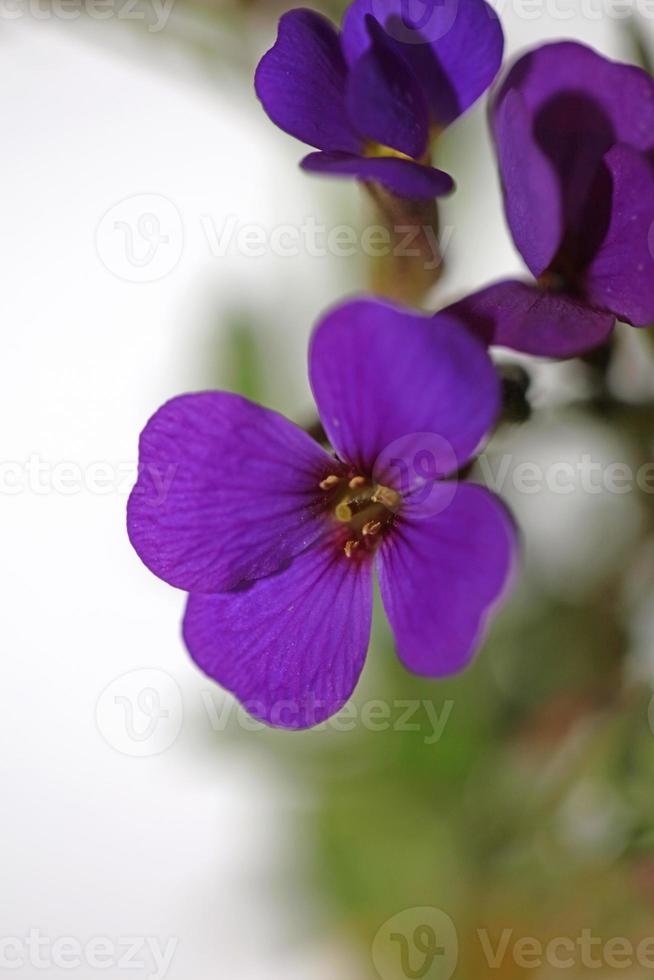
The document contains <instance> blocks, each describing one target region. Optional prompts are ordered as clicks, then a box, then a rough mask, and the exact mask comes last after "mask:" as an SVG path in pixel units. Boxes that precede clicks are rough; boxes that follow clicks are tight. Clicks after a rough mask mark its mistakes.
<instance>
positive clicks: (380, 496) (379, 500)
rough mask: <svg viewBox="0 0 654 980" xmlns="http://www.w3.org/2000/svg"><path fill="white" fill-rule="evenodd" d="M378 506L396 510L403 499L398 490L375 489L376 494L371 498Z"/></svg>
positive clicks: (387, 488)
mask: <svg viewBox="0 0 654 980" xmlns="http://www.w3.org/2000/svg"><path fill="white" fill-rule="evenodd" d="M370 499H371V500H372V501H373V502H374V503H376V504H383V505H384V507H387V508H388V509H389V510H394V509H395V508H396V507H397V506H398V504H399V503H400V500H401V497H400V495H399V493H398V492H397V490H391V489H390V487H382V486H378V487H375V492H374V493H373V495H372V497H371V498H370Z"/></svg>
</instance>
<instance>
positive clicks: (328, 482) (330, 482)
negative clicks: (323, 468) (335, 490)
mask: <svg viewBox="0 0 654 980" xmlns="http://www.w3.org/2000/svg"><path fill="white" fill-rule="evenodd" d="M337 483H340V480H339V478H338V477H337V476H334V475H332V476H327V477H325V479H324V480H321V482H320V489H321V490H331V488H332V487H335V486H336V484H337Z"/></svg>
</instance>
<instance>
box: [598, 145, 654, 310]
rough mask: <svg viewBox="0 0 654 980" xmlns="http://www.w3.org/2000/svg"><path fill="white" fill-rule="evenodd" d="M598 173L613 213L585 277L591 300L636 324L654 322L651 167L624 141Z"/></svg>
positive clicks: (653, 186) (653, 190) (653, 181)
mask: <svg viewBox="0 0 654 980" xmlns="http://www.w3.org/2000/svg"><path fill="white" fill-rule="evenodd" d="M604 163H605V167H606V171H607V174H608V185H609V186H605V181H604V177H603V175H600V177H599V178H598V183H599V184H600V186H601V192H602V193H604V194H606V195H608V196H609V198H610V201H611V217H610V221H609V226H608V229H607V231H606V234H605V236H604V240H603V242H602V245H601V247H600V248H599V251H598V252H597V254H596V256H595V257H594V259H593V260H592V262H591V264H590V266H589V268H588V269H587V271H586V274H585V277H584V288H585V291H586V294H587V296H588V298H589V300H590V301H591V302H592V303H596V304H597V305H598V306H603V307H605V308H607V309H609V310H613V312H614V313H615V314H616V316H618V317H619V318H620V319H621V320H627V321H628V322H629V323H632V324H634V326H637V327H644V326H649V325H650V324H651V323H652V322H654V166H653V165H652V163H651V162H650V161H649V159H648V158H647V157H645V156H644V155H643V154H642V153H639V152H638V151H637V150H633V149H631V148H630V147H628V146H623V145H619V146H614V147H613V149H612V150H610V151H609V152H608V153H607V155H606V157H605V158H604Z"/></svg>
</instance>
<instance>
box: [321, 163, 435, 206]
mask: <svg viewBox="0 0 654 980" xmlns="http://www.w3.org/2000/svg"><path fill="white" fill-rule="evenodd" d="M302 167H303V168H304V170H308V171H309V172H310V173H319V174H329V175H330V176H332V177H356V178H357V180H363V181H366V182H367V181H372V182H374V183H376V184H381V185H382V186H383V187H385V188H386V189H387V190H389V191H391V193H392V194H397V196H398V197H407V198H412V199H414V200H417V201H420V200H429V199H431V198H434V197H442V196H443V195H444V194H449V193H450V191H452V190H453V189H454V181H453V180H452V178H451V177H450V176H449V174H446V173H443V171H442V170H436V169H435V168H434V167H426V166H423V165H422V164H421V163H414V161H413V160H401V159H399V158H397V157H362V156H352V155H351V154H348V153H310V154H309V156H308V157H305V158H304V160H303V161H302Z"/></svg>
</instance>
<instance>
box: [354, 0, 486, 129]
mask: <svg viewBox="0 0 654 980" xmlns="http://www.w3.org/2000/svg"><path fill="white" fill-rule="evenodd" d="M370 15H372V16H374V17H375V19H376V20H377V21H378V22H379V23H380V24H381V25H382V27H383V28H384V29H385V31H386V32H387V34H388V35H389V37H390V38H391V39H392V41H393V43H394V45H395V48H396V50H397V51H398V52H401V54H402V56H403V57H404V58H405V60H406V61H407V62H408V63H409V64H410V65H411V67H412V68H413V70H414V72H415V74H416V77H417V78H418V80H419V81H420V83H421V85H422V88H423V91H424V93H425V96H426V98H427V101H428V103H429V107H430V110H431V113H432V116H433V119H434V121H435V122H436V123H437V125H439V126H441V127H444V126H447V125H449V123H451V122H452V121H453V120H454V119H456V118H457V116H460V115H461V113H462V112H465V110H466V109H468V108H469V107H470V106H471V105H472V104H473V102H475V101H476V100H477V99H478V98H479V96H480V95H482V94H483V93H484V92H485V91H486V89H487V88H488V87H489V85H490V84H491V82H492V81H493V79H494V78H495V76H496V74H497V72H498V71H499V68H500V65H501V63H502V52H503V48H504V38H503V35H502V28H501V25H500V22H499V20H498V18H497V15H496V14H495V12H494V11H493V9H492V8H491V7H490V6H489V5H488V4H486V3H484V2H483V0H354V3H352V4H351V5H350V7H349V9H348V11H347V14H346V15H345V20H344V22H343V47H344V50H345V54H346V57H347V59H348V61H349V62H350V64H354V62H355V61H356V60H357V59H358V58H360V57H361V55H362V54H363V52H364V51H366V50H367V49H368V47H369V45H370V38H369V35H368V32H367V30H366V17H367V16H370Z"/></svg>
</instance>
